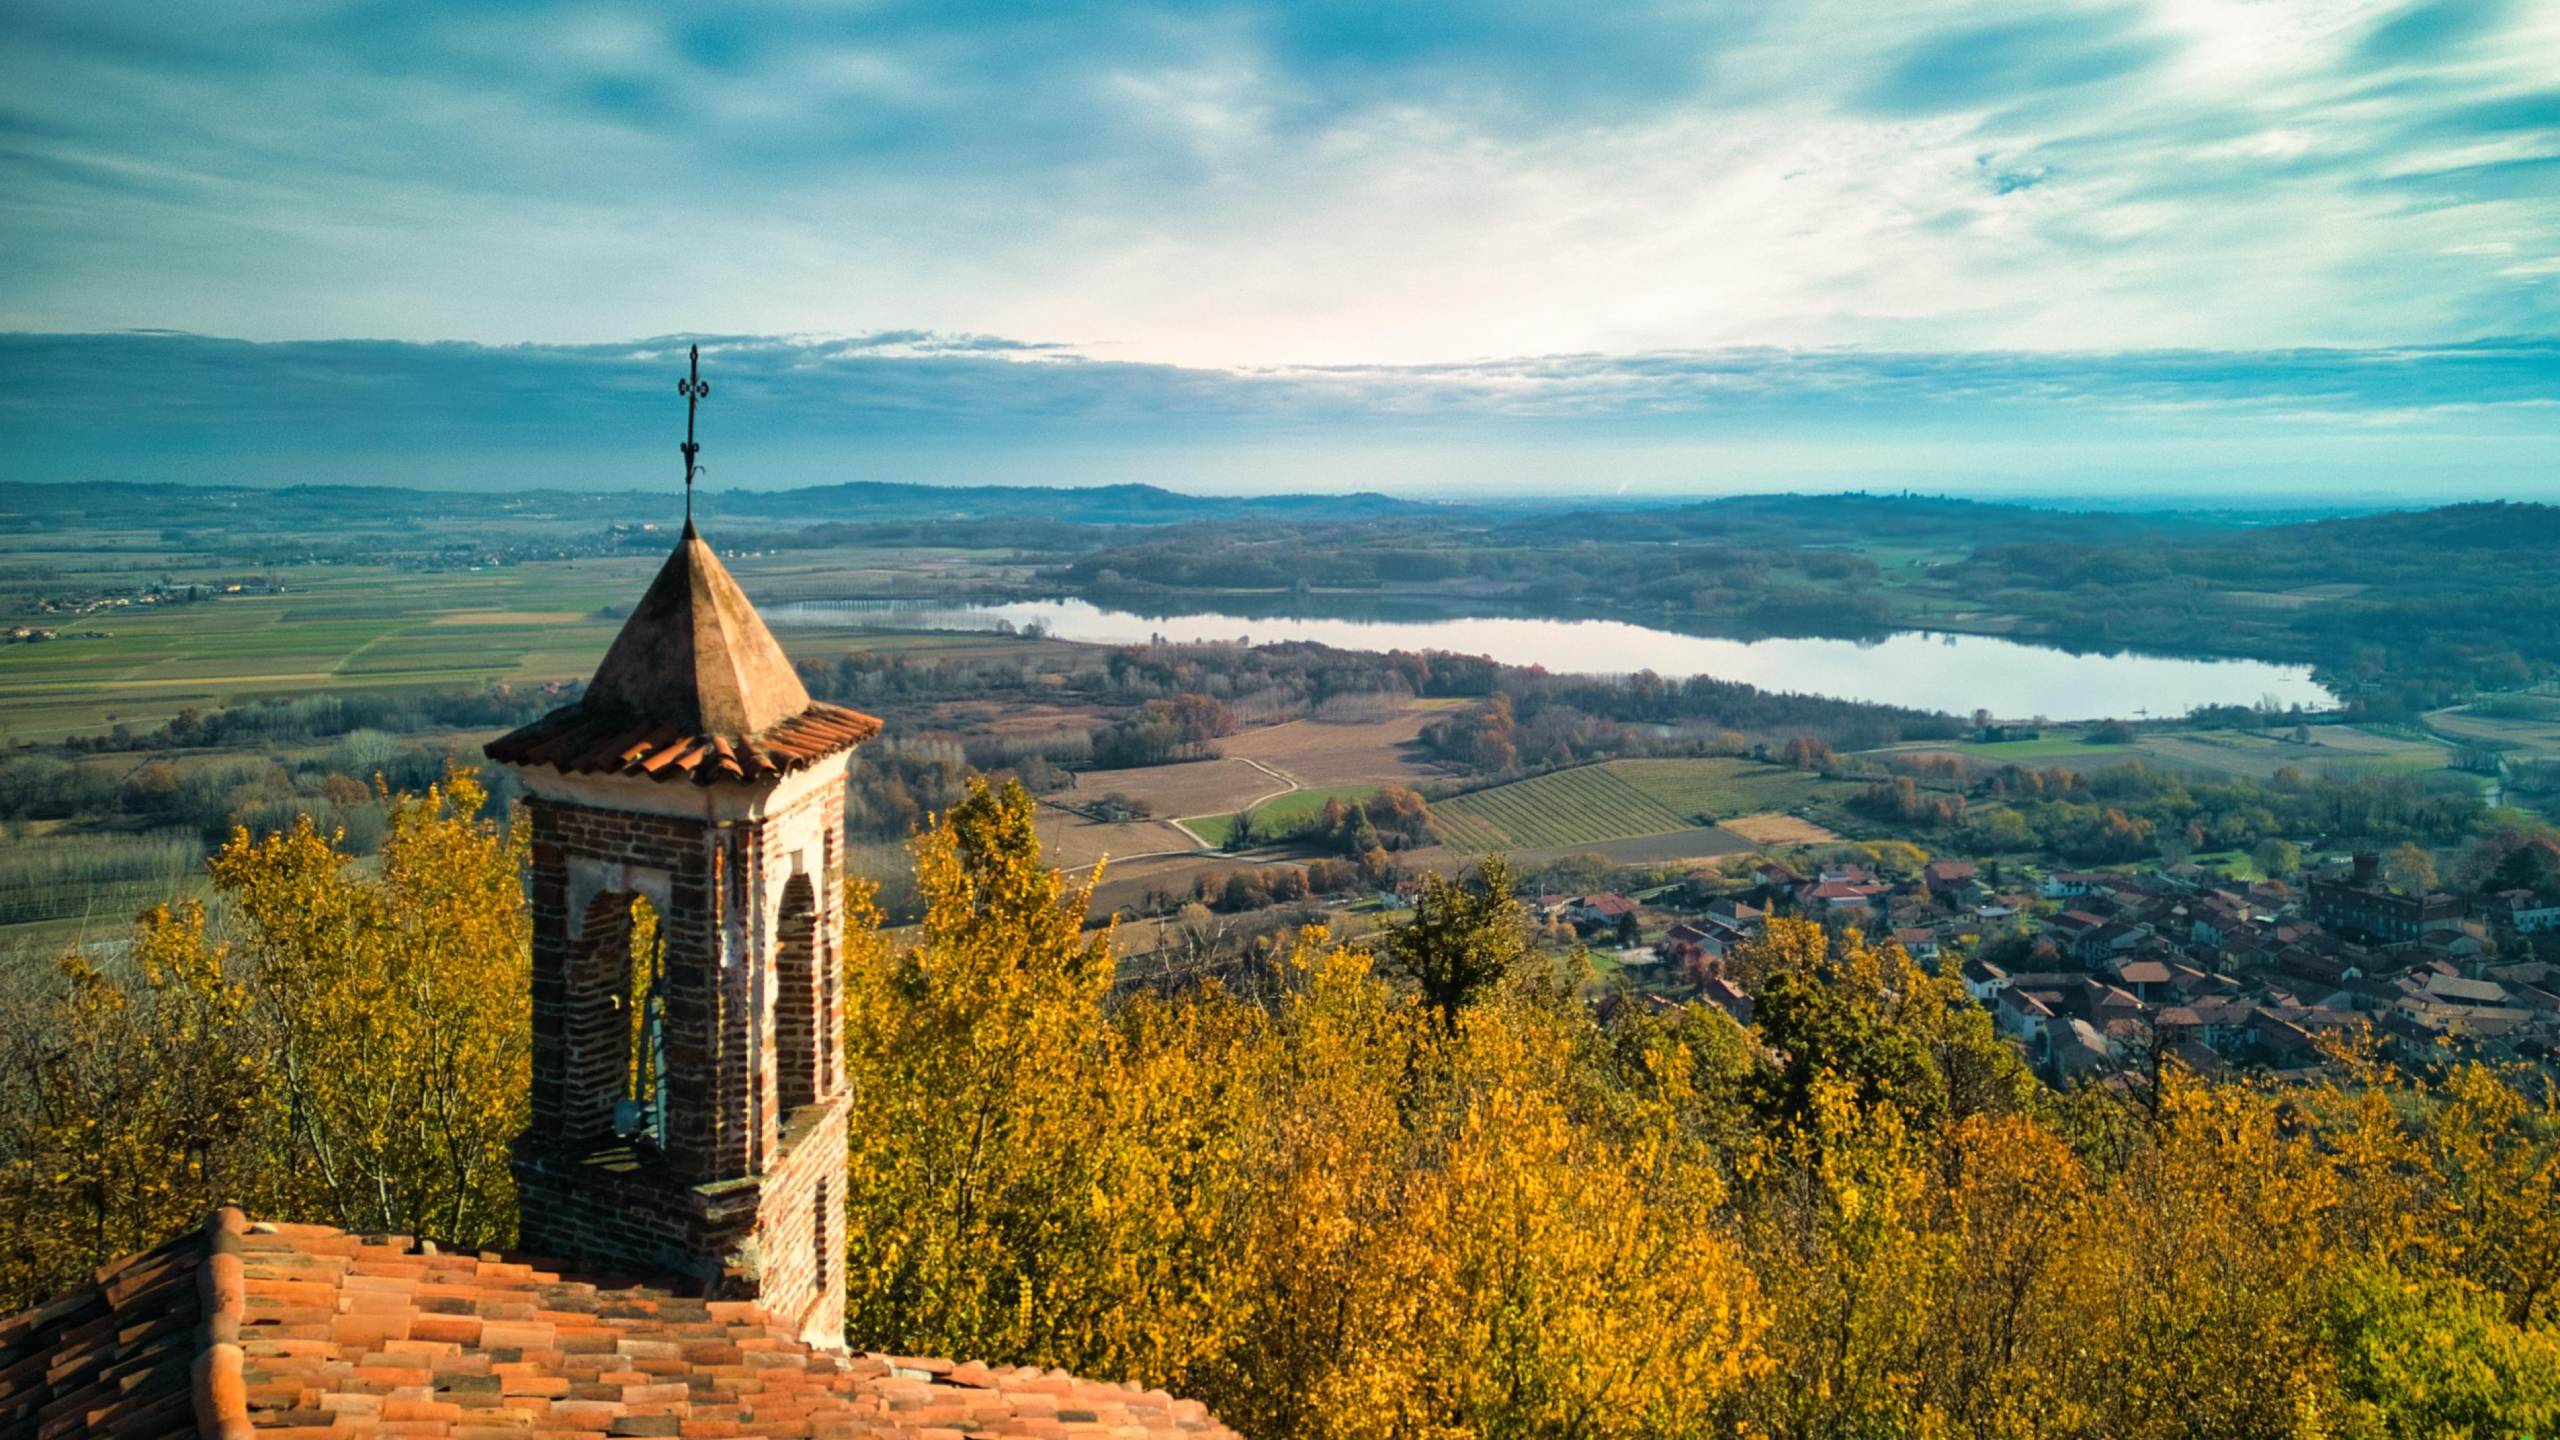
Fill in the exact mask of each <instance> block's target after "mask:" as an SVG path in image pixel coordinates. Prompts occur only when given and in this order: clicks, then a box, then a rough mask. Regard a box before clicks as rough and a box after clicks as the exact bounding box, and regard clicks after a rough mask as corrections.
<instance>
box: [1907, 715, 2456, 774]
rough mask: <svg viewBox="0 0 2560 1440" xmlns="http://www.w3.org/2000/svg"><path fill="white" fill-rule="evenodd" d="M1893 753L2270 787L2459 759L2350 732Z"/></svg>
mask: <svg viewBox="0 0 2560 1440" xmlns="http://www.w3.org/2000/svg"><path fill="white" fill-rule="evenodd" d="M1892 748H1893V749H1894V750H1895V751H1899V752H1902V753H1913V752H1927V753H1935V754H1944V755H1957V756H1961V757H1963V758H1964V759H1966V760H1971V761H1977V762H1989V763H1994V764H2012V765H2026V766H2047V765H2060V766H2062V767H2064V768H2066V769H2071V770H2079V771H2089V770H2101V769H2105V768H2108V767H2110V766H2114V765H2121V764H2124V763H2125V762H2126V761H2128V760H2139V761H2142V762H2143V763H2144V764H2148V765H2162V766H2168V767H2171V768H2174V769H2180V770H2193V771H2198V772H2202V773H2204V774H2208V775H2241V776H2247V777H2249V778H2251V779H2256V780H2264V779H2266V778H2267V777H2269V776H2271V775H2273V774H2275V773H2276V772H2277V771H2278V770H2281V769H2283V768H2285V767H2286V766H2288V765H2289V766H2292V767H2294V768H2295V769H2298V770H2300V771H2302V772H2303V773H2304V774H2306V775H2318V774H2323V773H2326V772H2329V771H2333V770H2334V771H2365V772H2373V771H2384V772H2415V771H2422V770H2437V769H2442V768H2444V766H2445V763H2446V762H2447V761H2448V760H2450V759H2451V758H2452V753H2451V752H2450V751H2449V750H2448V749H2447V748H2446V747H2444V746H2442V745H2435V744H2430V743H2429V742H2427V741H2424V740H2412V739H2409V738H2406V737H2404V736H2396V735H2382V734H2377V733H2375V732H2373V731H2370V730H2364V729H2360V728H2357V727H2355V726H2351V725H2315V726H2312V727H2311V739H2310V742H2309V743H2307V744H2305V743H2301V742H2297V741H2295V740H2293V739H2291V738H2289V737H2287V736H2284V735H2281V734H2266V733H2260V732H2255V731H2247V730H2157V731H2144V732H2141V733H2139V734H2138V735H2136V737H2135V738H2134V740H2133V741H2132V742H2131V743H2130V744H2125V745H2092V744H2089V743H2088V742H2087V741H2085V740H2083V739H2081V738H2080V732H2077V731H2072V732H2066V733H2063V734H2058V735H2045V736H2042V737H2039V738H2037V739H2034V740H2002V741H1995V742H1993V743H1991V744H1988V745H1977V744H1973V743H1970V742H1964V741H1958V742H1954V743H1944V742H1940V743H1931V744H1922V745H1904V746H1895V747H1892Z"/></svg>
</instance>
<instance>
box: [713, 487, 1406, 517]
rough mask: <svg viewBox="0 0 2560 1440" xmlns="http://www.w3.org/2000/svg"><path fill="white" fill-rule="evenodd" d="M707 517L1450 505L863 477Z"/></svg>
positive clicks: (1242, 511) (1332, 510)
mask: <svg viewBox="0 0 2560 1440" xmlns="http://www.w3.org/2000/svg"><path fill="white" fill-rule="evenodd" d="M696 504H697V506H698V508H699V510H700V511H701V513H702V514H705V515H751V516H755V517H757V518H759V519H769V520H856V521H859V520H926V519H987V518H992V517H1002V516H1016V515H1019V516H1025V517H1037V518H1040V519H1044V520H1056V521H1063V522H1066V523H1069V524H1079V525H1162V524H1169V523H1172V522H1176V521H1184V520H1226V519H1235V518H1238V517H1241V516H1251V515H1262V516H1270V517H1273V518H1277V519H1286V520H1372V519H1377V518H1379V517H1381V516H1391V515H1430V514H1439V513H1444V512H1446V511H1447V510H1448V509H1449V508H1450V507H1448V506H1445V505H1436V504H1432V503H1429V502H1425V501H1419V500H1399V499H1397V498H1395V497H1394V496H1392V495H1380V494H1376V493H1373V492H1361V493H1358V494H1352V495H1186V494H1183V493H1182V492H1181V491H1178V490H1167V489H1165V488H1164V487H1162V486H1160V485H1094V486H1025V485H903V484H893V483H889V482H885V481H878V480H857V481H853V482H851V483H848V484H843V485H814V486H810V487H808V488H805V489H800V490H724V491H720V492H718V493H717V494H712V493H707V492H706V493H705V494H703V495H700V496H698V497H697V499H696Z"/></svg>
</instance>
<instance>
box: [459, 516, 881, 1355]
mask: <svg viewBox="0 0 2560 1440" xmlns="http://www.w3.org/2000/svg"><path fill="white" fill-rule="evenodd" d="M879 732H880V722H879V721H877V720H874V719H872V718H871V717H870V716H868V715H863V714H859V713H857V712H855V711H851V710H846V709H842V708H840V707H838V706H834V705H826V704H821V703H819V702H816V701H813V700H811V699H810V698H809V692H808V691H807V690H806V689H805V688H803V687H802V686H801V684H800V680H799V677H798V676H797V675H795V674H793V673H792V669H791V662H790V660H789V659H788V657H786V656H785V655H784V654H783V651H782V647H781V645H780V644H779V643H777V642H776V641H775V640H774V638H773V632H772V631H770V630H768V629H766V628H765V624H764V621H763V620H762V619H761V618H760V617H758V616H757V614H756V612H755V607H754V606H753V605H751V604H749V603H748V601H747V597H746V594H745V592H743V591H741V590H740V589H739V588H738V582H737V581H736V580H735V579H733V578H731V576H730V574H729V572H728V570H727V568H726V567H724V566H723V565H721V563H720V559H719V557H718V556H717V555H716V554H714V553H713V552H712V549H711V547H710V546H708V545H706V544H704V543H703V541H702V539H701V537H700V536H699V535H698V534H696V533H695V531H694V528H693V526H692V525H691V524H690V523H688V524H687V525H686V526H685V530H684V535H683V538H682V539H681V540H679V541H678V542H677V544H676V547H675V550H674V552H673V553H672V554H670V555H668V557H667V562H666V564H665V565H664V566H663V567H661V568H660V569H659V571H658V576H657V579H656V580H654V581H652V582H651V583H650V586H649V589H648V591H647V593H645V594H644V595H642V597H641V599H640V603H639V605H638V606H637V607H636V608H635V609H633V611H632V612H631V617H630V619H629V620H628V621H627V622H626V623H625V624H624V625H623V628H622V633H621V634H620V635H619V636H617V637H616V638H615V640H614V642H613V645H612V647H611V648H610V649H609V650H607V651H606V652H605V657H604V663H603V664H602V665H601V666H599V667H598V668H597V670H596V673H595V678H594V679H593V680H592V681H590V682H589V683H588V686H587V689H586V692H585V694H584V695H583V696H581V697H580V698H579V699H578V701H577V702H576V703H574V704H571V705H569V706H567V707H565V708H563V709H560V710H557V711H554V712H552V713H551V714H550V715H547V716H544V717H543V718H542V719H540V720H537V721H535V722H534V723H532V724H530V725H527V726H525V727H524V728H523V729H521V730H517V731H515V732H514V733H512V734H509V735H506V736H503V737H501V738H499V739H497V740H494V741H492V742H490V744H489V746H488V754H489V758H490V759H492V760H494V761H497V762H498V763H500V764H502V765H506V766H509V767H511V768H512V769H513V770H514V771H515V772H516V774H517V775H518V777H519V778H521V779H522V781H523V782H524V787H525V801H524V811H523V815H524V820H525V822H526V823H528V824H529V825H530V826H531V827H532V837H531V839H532V844H531V849H532V855H533V861H532V873H531V877H530V880H529V883H528V886H527V898H528V900H529V901H530V903H531V905H532V908H533V1124H532V1128H531V1129H530V1130H528V1131H527V1132H526V1134H525V1136H524V1138H523V1140H522V1141H521V1142H520V1143H519V1144H518V1146H517V1149H516V1159H515V1173H516V1185H517V1189H518V1192H519V1194H520V1195H521V1196H522V1204H523V1212H524V1220H523V1224H524V1232H523V1233H524V1243H525V1244H526V1246H527V1247H529V1248H531V1249H533V1250H536V1251H538V1252H540V1253H542V1254H546V1255H558V1256H562V1257H564V1258H567V1259H573V1260H580V1261H586V1262H589V1263H593V1264H598V1265H604V1266H612V1267H619V1268H625V1269H637V1270H642V1271H650V1272H658V1273H664V1274H670V1275H682V1276H685V1277H687V1278H689V1279H690V1280H691V1281H692V1282H693V1283H694V1284H695V1285H697V1286H699V1287H700V1288H701V1290H702V1291H703V1293H705V1294H716V1295H725V1296H736V1297H738V1298H742V1299H755V1300H758V1301H760V1302H762V1303H763V1304H764V1305H765V1307H766V1308H767V1309H768V1310H770V1311H772V1312H773V1313H775V1314H777V1315H780V1316H783V1317H786V1318H788V1319H789V1320H791V1321H792V1322H793V1323H794V1324H796V1325H797V1327H798V1328H799V1330H800V1331H801V1332H802V1333H803V1334H804V1335H805V1336H806V1337H807V1338H809V1339H810V1340H811V1341H812V1342H813V1343H832V1342H833V1341H834V1340H836V1339H838V1338H840V1337H841V1335H842V1332H843V1328H844V1277H843V1274H842V1270H841V1263H840V1261H839V1260H838V1259H837V1258H836V1257H837V1252H839V1251H841V1249H842V1248H843V1239H844V1217H843V1206H844V1191H843V1180H842V1175H843V1172H844V1163H845V1130H844V1127H845V1101H844V1073H843V1068H844V1062H843V1055H842V1048H843V1047H842V1040H841V1035H842V1005H841V999H840V997H841V994H842V989H843V980H842V976H841V974H840V973H839V971H838V968H837V967H838V963H839V957H840V956H841V954H842V953H843V948H844V943H843V942H844V917H843V914H842V910H841V903H842V901H841V895H842V891H843V888H844V883H843V882H844V874H843V836H844V777H845V768H846V765H847V763H848V762H849V761H850V760H851V759H852V757H853V750H854V747H855V746H857V745H859V744H861V743H862V742H863V741H865V740H868V739H870V738H871V737H872V736H874V735H876V734H878V733H879ZM641 900H645V901H646V902H647V903H648V904H649V906H650V907H652V908H653V909H654V911H655V912H656V915H657V923H658V937H659V944H658V947H657V953H656V954H655V955H653V956H649V957H645V961H646V962H648V963H646V965H645V968H644V966H643V965H635V964H634V963H633V957H632V944H631V941H632V933H631V932H632V916H633V912H634V902H635V901H641ZM635 1019H636V1021H637V1023H635ZM635 1077H636V1079H635ZM636 1085H645V1090H641V1091H640V1093H635V1086H636Z"/></svg>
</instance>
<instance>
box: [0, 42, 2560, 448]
mask: <svg viewBox="0 0 2560 1440" xmlns="http://www.w3.org/2000/svg"><path fill="white" fill-rule="evenodd" d="M11 8H12V26H13V34H12V39H11V42H10V44H9V45H8V46H7V47H5V50H0V79H5V82H6V83H5V85H4V86H0V97H5V98H0V217H5V219H0V226H5V232H4V234H5V238H6V240H7V242H8V244H9V247H10V254H11V262H10V264H9V265H8V266H6V267H0V329H5V330H8V331H13V332H16V333H15V334H14V335H12V336H10V337H9V338H7V339H6V340H5V341H4V342H0V365H5V367H6V369H5V371H0V375H5V378H6V380H7V384H6V387H5V391H0V441H5V442H6V443H8V444H9V445H10V446H11V447H12V449H13V450H14V451H15V452H16V453H17V454H19V455H20V456H21V457H23V458H24V459H26V460H28V461H30V462H32V469H31V470H27V471H22V472H21V473H31V474H33V475H35V476H37V477H38V478H62V479H81V478H145V477H150V476H167V477H171V478H188V479H276V478H290V479H309V478H335V479H347V480H363V479H397V480H408V481H417V480H428V481H435V482H438V483H464V484H472V483H490V484H506V483H519V482H522V481H525V480H528V479H531V480H559V481H562V482H573V483H580V484H586V483H601V482H605V481H609V480H610V479H612V478H613V477H615V476H617V475H622V474H623V473H624V472H626V471H628V472H631V473H630V474H629V476H628V481H629V483H634V484H645V483H650V476H651V474H652V473H654V472H653V469H652V467H655V468H659V469H663V468H664V460H665V457H664V456H663V455H661V454H660V453H659V452H661V451H671V437H670V436H669V435H668V434H667V433H666V431H667V430H668V428H669V426H670V425H672V424H675V423H680V421H677V420H675V419H673V418H672V417H671V416H670V415H669V414H668V413H666V409H667V408H672V407H665V408H662V407H660V404H659V402H660V400H661V399H666V400H671V399H672V397H673V388H674V387H673V383H672V382H673V378H674V371H673V369H672V368H670V363H671V359H672V356H671V353H670V352H671V351H672V350H673V349H674V348H675V347H674V346H673V345H672V344H671V343H669V342H665V341H652V340H647V339H638V338H635V337H652V336H659V337H663V336H672V335H679V334H700V335H705V336H709V337H712V343H711V344H710V345H709V346H708V348H709V351H710V355H709V359H710V362H711V368H712V373H713V375H714V377H715V387H720V386H721V382H722V381H726V382H727V385H726V387H725V388H715V396H714V400H713V402H712V410H711V413H710V414H708V415H707V416H706V427H707V433H706V441H707V443H708V445H709V446H710V449H709V452H708V453H709V455H710V456H711V458H712V459H713V460H714V462H715V469H714V472H713V473H714V479H713V482H712V483H715V484H723V483H725V484H740V485H769V484H786V483H805V482H809V481H817V480H830V479H845V478H858V477H871V478H891V479H950V480H999V481H1000V480H1037V479H1062V480H1075V481H1085V480H1108V479H1117V478H1140V479H1150V480H1156V481H1159V482H1162V483H1172V484H1182V485H1188V486H1192V487H1194V488H1207V489H1270V488H1341V487H1343V486H1346V485H1353V484H1359V485H1377V486H1386V487H1391V488H1407V489H1417V490H1432V491H1452V490H1454V491H1458V492H1464V491H1465V490H1467V489H1469V488H1470V487H1474V486H1501V487H1513V488H1573V489H1582V490H1594V491H1609V490H1615V489H1618V488H1622V487H1624V488H1629V489H1636V490H1682V489H1700V490H1707V489H1720V488H1737V487H1749V486H1758V485H1769V484H1786V485H1790V486H1795V487H1798V488H1803V487H1809V486H1818V485H1820V484H1821V483H1823V482H1824V481H1825V480H1826V479H1836V480H1837V481H1838V482H1839V483H1843V484H1891V483H1913V484H1918V485H1922V486H1925V487H1927V488H1939V489H1984V490H1994V491H1996V490H2003V489H2006V490H2013V491H2023V492H2032V493H2072V492H2073V491H2075V490H2080V489H2088V488H2091V487H2096V488H2109V487H2112V488H2117V489H2123V488H2134V489H2141V488H2146V487H2159V488H2162V489H2165V490H2172V491H2177V492H2180V493H2189V494H2195V493H2215V492H2220V491H2229V490H2233V489H2256V490H2289V491H2299V490H2303V489H2305V488H2319V487H2330V488H2336V487H2345V488H2349V489H2353V490H2355V491H2356V492H2357V493H2359V494H2361V495H2368V496H2369V495H2374V494H2391V493H2399V492H2403V491H2405V492H2407V493H2408V494H2409V495H2410V496H2411V497H2412V498H2428V497H2431V496H2434V495H2438V494H2445V495H2450V494H2457V493H2460V494H2499V493H2508V494H2524V493H2548V491H2549V488H2550V487H2552V486H2554V485H2555V484H2560V481H2555V479H2554V477H2553V476H2552V475H2551V474H2550V471H2551V470H2552V469H2553V468H2554V467H2553V466H2552V465H2551V464H2550V461H2549V457H2550V456H2551V455H2553V454H2555V453H2560V445H2555V441H2560V358H2556V357H2560V349H2555V346H2554V344H2553V342H2552V337H2554V336H2555V335H2560V6H2555V5H2551V4H2547V3H2535V0H2415V3H2407V0H2147V3H2141V0H2135V3H2100V4H2078V5H2062V4H2052V5H2047V4H2032V5H2030V4H2016V3H2001V4H1980V5H1961V4H1918V3H1841V0H1794V3H1786V4H1778V3H1768V4H1739V3H1731V0H1718V3H1708V4H1647V3H1641V0H1628V3H1620V0H1613V3H1610V4H1607V5H1596V6H1595V5H1590V4H1573V5H1567V4H1520V3H1507V0H1476V3H1462V4H1448V5H1382V4H1375V3H1341V4H1307V5H1278V4H1236V5H1217V4H1181V5H1164V6H1147V5H1084V4H1074V3H1054V4H1045V5H1031V6H1026V5H1020V4H1002V5H984V6H976V5H969V4H931V5H924V4H917V5H906V4H894V3H882V4H871V5H863V6H850V7H828V6H820V5H815V4H808V3H798V0H793V3H781V4H772V5H760V4H754V3H745V4H732V5H724V6H720V7H716V8H714V7H702V6H674V5H670V6H652V5H645V4H640V5H616V6H609V7H608V6H540V5H527V4H503V5H501V4H489V5H471V4H445V5H435V6H397V5H381V4H363V5H357V4H341V3H329V0H233V3H226V4H224V5H221V6H198V7H171V6H165V5H128V4H121V3H114V0H107V3H100V0H84V3H54V0H21V3H19V4H17V5H14V6H12V7H11ZM195 12H202V13H195ZM136 331H151V332H171V331H174V332H182V333H178V334H165V333H151V334H137V333H130V332H136ZM242 342H253V343H242Z"/></svg>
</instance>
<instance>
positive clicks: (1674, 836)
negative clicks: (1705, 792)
mask: <svg viewBox="0 0 2560 1440" xmlns="http://www.w3.org/2000/svg"><path fill="white" fill-rule="evenodd" d="M1758 848H1759V847H1758V846H1757V845H1755V844H1753V843H1752V842H1751V841H1750V840H1749V839H1747V838H1745V837H1744V836H1741V835H1738V834H1736V833H1734V831H1733V830H1732V829H1730V828H1728V827H1726V826H1722V825H1692V826H1690V827H1689V828H1688V829H1685V830H1670V831H1665V832H1664V833H1662V834H1660V835H1637V836H1632V837H1630V838H1628V839H1624V840H1603V841H1600V842H1599V843H1598V844H1594V845H1567V846H1562V847H1559V848H1556V849H1552V850H1522V851H1518V852H1515V853H1514V854H1513V855H1512V857H1511V858H1512V859H1513V860H1514V861H1516V862H1518V863H1521V864H1524V865H1536V864H1543V863H1544V862H1546V861H1550V860H1561V859H1564V858H1565V857H1566V856H1568V855H1598V856H1600V857H1601V858H1603V859H1605V860H1607V861H1608V862H1609V863H1610V864H1612V865H1678V864H1682V863H1686V862H1693V861H1701V860H1713V859H1715V858H1717V857H1718V856H1722V855H1739V854H1742V853H1744V852H1745V851H1749V850H1755V849H1758Z"/></svg>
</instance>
